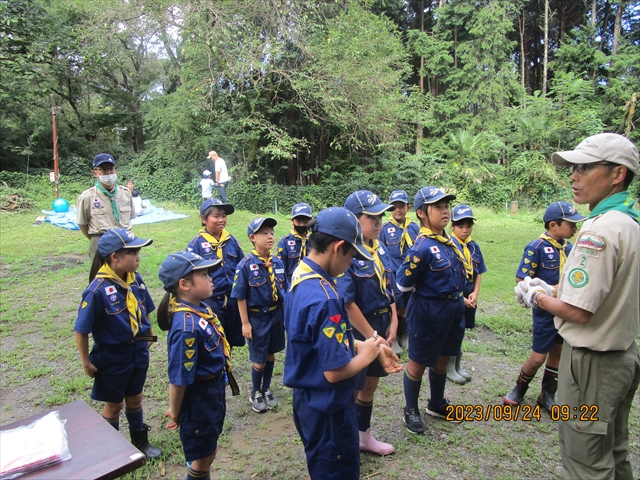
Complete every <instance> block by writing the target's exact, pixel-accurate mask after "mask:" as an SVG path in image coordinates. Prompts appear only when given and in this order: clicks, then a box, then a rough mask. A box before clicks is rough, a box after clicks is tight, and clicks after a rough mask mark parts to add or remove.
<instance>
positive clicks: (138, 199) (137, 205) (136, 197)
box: [127, 180, 144, 216]
mask: <svg viewBox="0 0 640 480" xmlns="http://www.w3.org/2000/svg"><path fill="white" fill-rule="evenodd" d="M127 188H128V189H129V191H130V192H131V199H132V200H133V207H134V210H135V213H136V215H137V216H140V215H142V214H144V211H143V210H142V208H143V207H142V192H141V191H140V190H139V189H137V188H136V187H135V185H134V184H133V180H127Z"/></svg>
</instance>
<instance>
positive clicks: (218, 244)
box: [198, 228, 231, 260]
mask: <svg viewBox="0 0 640 480" xmlns="http://www.w3.org/2000/svg"><path fill="white" fill-rule="evenodd" d="M198 234H199V235H200V236H201V237H202V238H204V239H205V240H206V241H207V242H209V245H210V246H211V248H213V249H214V250H215V251H216V255H217V256H218V258H219V259H220V260H223V258H222V253H223V252H222V247H224V244H225V243H227V241H228V240H229V239H230V238H231V235H230V234H229V232H227V231H226V230H224V229H223V230H222V233H220V240H216V237H214V236H213V235H211V234H210V233H209V232H207V229H206V228H201V229H200V231H199V232H198Z"/></svg>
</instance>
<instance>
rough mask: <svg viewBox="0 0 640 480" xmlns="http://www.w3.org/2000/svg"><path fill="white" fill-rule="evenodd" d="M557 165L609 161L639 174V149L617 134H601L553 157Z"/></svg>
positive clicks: (588, 138)
mask: <svg viewBox="0 0 640 480" xmlns="http://www.w3.org/2000/svg"><path fill="white" fill-rule="evenodd" d="M551 160H552V161H553V163H554V164H556V165H571V164H572V163H596V162H602V161H607V162H611V163H617V164H618V165H624V166H625V167H627V168H628V169H629V170H631V171H632V172H633V173H634V174H636V175H637V174H638V149H637V148H636V146H635V145H634V144H633V142H632V141H631V140H629V139H628V138H627V137H623V136H622V135H618V134H617V133H599V134H598V135H592V136H590V137H587V138H585V139H584V140H583V141H582V142H580V144H579V145H578V146H577V147H576V148H575V150H568V151H566V152H556V153H554V154H553V155H552V156H551Z"/></svg>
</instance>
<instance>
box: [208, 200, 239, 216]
mask: <svg viewBox="0 0 640 480" xmlns="http://www.w3.org/2000/svg"><path fill="white" fill-rule="evenodd" d="M209 207H218V208H221V209H222V210H224V213H226V214H227V215H231V214H232V213H233V212H235V208H233V205H231V204H230V203H222V202H221V201H220V200H218V199H217V198H207V199H206V200H205V201H204V202H202V205H200V215H204V212H206V211H207V208H209Z"/></svg>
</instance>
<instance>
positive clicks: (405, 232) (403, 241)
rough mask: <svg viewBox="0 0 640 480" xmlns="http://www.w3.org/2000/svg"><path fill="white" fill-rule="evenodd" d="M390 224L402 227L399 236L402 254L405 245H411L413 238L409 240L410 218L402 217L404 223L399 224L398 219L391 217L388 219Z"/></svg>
mask: <svg viewBox="0 0 640 480" xmlns="http://www.w3.org/2000/svg"><path fill="white" fill-rule="evenodd" d="M389 222H390V223H391V225H395V226H396V227H398V228H401V229H402V237H400V255H402V254H403V252H404V249H405V247H409V248H411V247H413V240H411V235H409V225H411V219H410V218H409V217H404V224H403V225H401V224H400V223H398V221H397V220H396V219H395V218H393V217H391V220H389Z"/></svg>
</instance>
